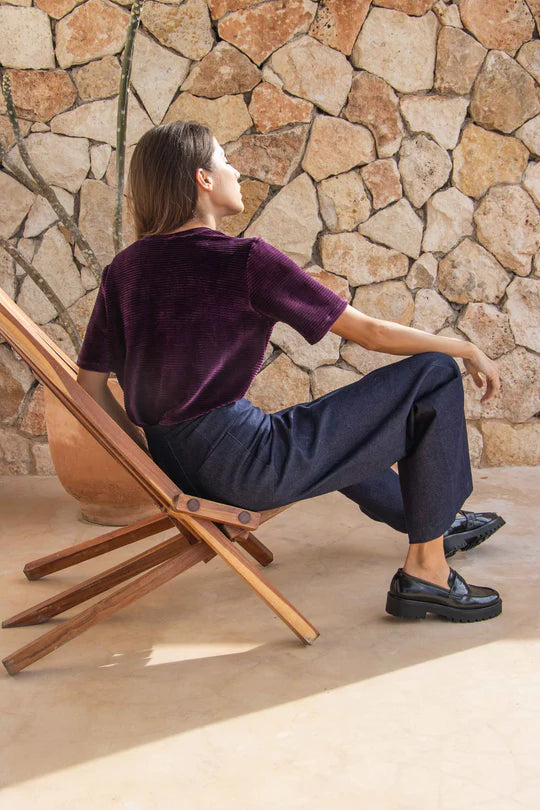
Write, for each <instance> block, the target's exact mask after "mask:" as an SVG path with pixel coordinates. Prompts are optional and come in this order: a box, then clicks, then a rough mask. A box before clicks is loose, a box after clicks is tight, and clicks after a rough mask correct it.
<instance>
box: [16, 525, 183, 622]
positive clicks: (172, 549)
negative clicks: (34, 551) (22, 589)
mask: <svg viewBox="0 0 540 810" xmlns="http://www.w3.org/2000/svg"><path fill="white" fill-rule="evenodd" d="M190 547H191V544H190V542H189V540H188V539H187V538H185V537H184V536H183V535H181V534H177V535H175V536H174V537H171V538H169V540H164V541H163V542H162V543H160V544H159V545H157V546H154V548H151V549H148V551H143V552H142V553H141V554H138V555H137V556H136V557H132V558H131V559H130V560H127V561H126V562H123V563H120V564H119V565H115V566H114V567H113V568H109V569H108V570H107V571H104V572H103V573H101V574H98V575H96V576H94V577H91V578H90V579H87V580H85V581H84V582H82V583H81V584H80V585H76V586H74V587H72V588H68V589H67V590H65V591H62V592H61V593H59V594H57V595H56V596H52V597H50V598H49V599H45V600H44V601H43V602H40V603H39V604H37V605H34V606H33V607H30V608H27V610H23V611H21V613H17V614H16V615H15V616H11V618H9V619H6V620H5V621H3V622H2V627H4V628H6V627H22V626H26V625H30V624H42V623H43V622H46V621H48V620H49V619H51V618H52V617H53V616H57V615H58V614H59V613H64V612H65V611H66V610H69V609H70V608H72V607H74V606H75V605H80V604H81V603H82V602H86V601H87V600H88V599H91V598H92V597H94V596H97V595H98V594H100V593H103V592H104V591H108V590H109V589H110V588H114V587H115V585H119V584H120V583H121V582H125V581H126V579H131V578H132V577H134V576H136V575H137V574H141V573H142V572H143V571H148V569H149V568H153V567H154V566H155V565H158V564H159V563H162V562H165V560H169V559H170V558H171V557H175V556H176V555H177V554H179V553H181V552H183V553H185V551H186V550H187V549H189V548H190Z"/></svg>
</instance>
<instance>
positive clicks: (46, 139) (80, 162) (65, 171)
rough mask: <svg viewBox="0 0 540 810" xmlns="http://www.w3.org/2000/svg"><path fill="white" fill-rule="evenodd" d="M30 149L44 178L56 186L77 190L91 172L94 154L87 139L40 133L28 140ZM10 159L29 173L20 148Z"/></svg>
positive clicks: (11, 154) (35, 164)
mask: <svg viewBox="0 0 540 810" xmlns="http://www.w3.org/2000/svg"><path fill="white" fill-rule="evenodd" d="M26 148H27V149H28V152H29V154H30V157H31V158H32V162H33V164H34V166H35V167H36V169H37V170H38V172H39V173H40V174H41V175H42V177H43V178H44V179H45V180H46V181H47V182H48V183H51V184H52V185H54V186H61V188H65V189H66V190H67V191H71V192H75V191H78V190H79V188H80V187H81V183H82V181H83V180H84V178H85V177H86V175H87V174H88V169H89V168H90V156H89V153H88V141H87V140H86V139H85V138H65V137H63V136H61V135H55V134H53V133H52V132H43V133H40V132H36V133H35V134H32V135H29V136H28V138H27V139H26ZM9 162H11V163H13V164H15V165H16V166H18V167H19V168H20V169H21V170H22V171H23V172H24V174H26V175H27V176H29V175H28V172H27V171H26V168H25V167H24V164H23V162H22V160H21V158H20V155H19V152H18V149H16V148H14V149H12V150H11V152H10V153H9Z"/></svg>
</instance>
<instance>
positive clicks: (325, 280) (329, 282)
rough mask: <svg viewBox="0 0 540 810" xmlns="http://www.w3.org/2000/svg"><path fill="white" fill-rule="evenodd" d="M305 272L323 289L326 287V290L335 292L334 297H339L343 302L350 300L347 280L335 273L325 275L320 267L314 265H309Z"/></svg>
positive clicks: (324, 271)
mask: <svg viewBox="0 0 540 810" xmlns="http://www.w3.org/2000/svg"><path fill="white" fill-rule="evenodd" d="M305 270H306V272H308V273H309V275H310V276H313V278H314V279H315V280H316V281H318V282H319V283H320V284H324V286H325V287H328V289H330V290H332V292H335V294H336V295H339V296H340V297H341V298H343V299H344V300H345V301H350V300H351V291H350V289H349V284H348V282H347V279H345V278H342V277H341V276H338V275H336V274H335V273H327V272H326V270H323V269H322V267H319V266H318V265H316V264H312V265H309V266H308V267H306V268H305Z"/></svg>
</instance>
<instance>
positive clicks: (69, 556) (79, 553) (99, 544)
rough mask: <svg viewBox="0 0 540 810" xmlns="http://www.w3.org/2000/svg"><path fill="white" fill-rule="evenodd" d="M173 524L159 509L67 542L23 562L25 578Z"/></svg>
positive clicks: (125, 543) (68, 565) (35, 576)
mask: <svg viewBox="0 0 540 810" xmlns="http://www.w3.org/2000/svg"><path fill="white" fill-rule="evenodd" d="M172 525H173V524H172V522H171V520H170V518H169V517H168V516H167V515H164V514H162V513H161V512H159V513H158V514H157V515H154V516H152V517H149V518H145V519H144V520H139V521H138V522H137V523H132V524H131V525H130V526H123V527H122V528H121V529H115V530H114V531H112V532H107V534H102V535H100V536H99V537H94V538H92V540H86V541H85V542H84V543H78V544H77V545H76V546H70V547H69V548H65V549H63V550H62V551H57V552H55V553H54V554H49V555H48V556H47V557H40V558H39V559H38V560H32V562H29V563H27V564H26V565H25V566H24V573H25V574H26V576H27V578H28V579H31V580H33V579H40V578H41V577H44V576H46V575H47V574H52V573H53V572H54V571H61V570H62V569H63V568H69V567H70V566H72V565H77V563H80V562H83V561H84V560H90V559H92V558H93V557H99V555H100V554H106V553H107V552H108V551H112V550H113V549H116V548H121V547H122V546H127V545H129V544H130V543H135V542H136V541H137V540H142V539H143V538H145V537H152V535H154V534H159V533H160V532H163V531H165V530H166V529H170V528H172Z"/></svg>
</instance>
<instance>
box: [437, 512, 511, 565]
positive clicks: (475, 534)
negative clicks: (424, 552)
mask: <svg viewBox="0 0 540 810" xmlns="http://www.w3.org/2000/svg"><path fill="white" fill-rule="evenodd" d="M505 523H506V521H505V520H504V519H503V518H502V517H499V516H497V517H496V518H494V519H493V520H492V521H490V522H489V523H486V525H485V526H484V527H483V528H481V529H469V531H468V532H456V534H452V535H450V537H448V538H445V541H444V542H445V545H446V544H448V545H450V544H452V548H450V549H446V548H445V550H444V556H445V557H446V559H449V558H450V557H453V556H454V554H455V553H456V552H457V551H469V550H470V549H471V548H476V546H479V545H480V543H483V542H484V540H487V539H488V537H491V535H492V534H495V532H496V531H497V529H500V528H501V526H504V524H505Z"/></svg>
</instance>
